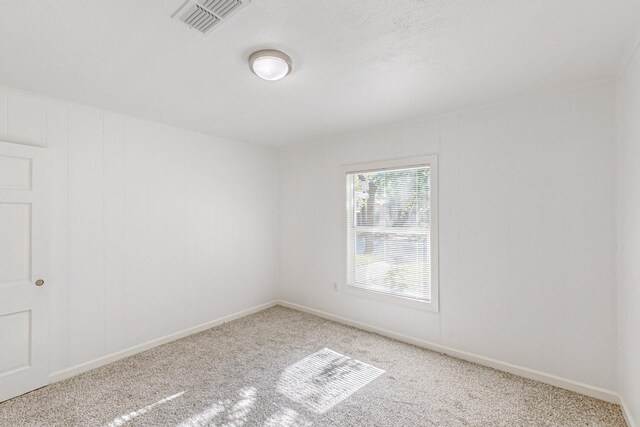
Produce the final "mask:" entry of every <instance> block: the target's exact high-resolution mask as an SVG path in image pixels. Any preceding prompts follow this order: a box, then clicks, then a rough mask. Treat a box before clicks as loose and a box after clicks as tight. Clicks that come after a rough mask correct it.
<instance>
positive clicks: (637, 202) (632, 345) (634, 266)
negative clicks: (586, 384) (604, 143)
mask: <svg viewBox="0 0 640 427" xmlns="http://www.w3.org/2000/svg"><path fill="white" fill-rule="evenodd" d="M617 89H618V90H617V93H618V109H617V111H618V153H617V154H618V163H617V166H618V168H617V172H618V173H617V176H618V182H617V207H618V209H617V213H618V218H617V219H618V222H617V225H618V256H617V259H618V277H617V278H618V365H617V366H618V390H619V392H620V394H621V395H622V397H623V399H624V400H625V402H626V404H627V408H628V411H629V412H630V414H629V416H632V417H633V419H634V420H635V422H636V425H640V424H637V423H640V50H637V51H636V53H635V55H634V56H633V58H632V59H631V61H630V62H629V64H628V65H627V67H626V69H625V71H624V73H623V75H622V77H621V79H620V81H619V82H618V87H617Z"/></svg>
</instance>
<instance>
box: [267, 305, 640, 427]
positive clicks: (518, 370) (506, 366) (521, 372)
mask: <svg viewBox="0 0 640 427" xmlns="http://www.w3.org/2000/svg"><path fill="white" fill-rule="evenodd" d="M277 303H278V305H282V306H284V307H288V308H292V309H294V310H299V311H303V312H305V313H309V314H313V315H315V316H318V317H322V318H324V319H328V320H333V321H335V322H338V323H342V324H345V325H348V326H353V327H356V328H359V329H363V330H365V331H369V332H374V333H376V334H379V335H383V336H385V337H389V338H393V339H396V340H398V341H402V342H406V343H408V344H413V345H416V346H418V347H423V348H426V349H428V350H433V351H437V352H438V353H443V354H447V355H449V356H453V357H457V358H458V359H463V360H466V361H469V362H473V363H477V364H478V365H482V366H488V367H490V368H494V369H498V370H500V371H504V372H509V373H511V374H515V375H518V376H520V377H524V378H528V379H531V380H535V381H540V382H542V383H545V384H550V385H552V386H555V387H560V388H564V389H567V390H571V391H575V392H576V393H580V394H584V395H586V396H590V397H594V398H596V399H600V400H604V401H607V402H611V403H616V404H620V403H621V401H620V400H621V399H620V396H619V395H618V393H616V392H614V391H611V390H606V389H603V388H600V387H594V386H591V385H589V384H584V383H580V382H577V381H572V380H569V379H566V378H562V377H558V376H556V375H552V374H547V373H545V372H541V371H536V370H534V369H529V368H524V367H522V366H517V365H512V364H511V363H506V362H502V361H500V360H496V359H491V358H489V357H484V356H479V355H477V354H473V353H468V352H466V351H461V350H456V349H454V348H451V347H446V346H443V345H440V344H434V343H431V342H428V341H424V340H421V339H417V338H413V337H410V336H407V335H403V334H398V333H396V332H393V331H389V330H387V329H383V328H378V327H376V326H371V325H368V324H365V323H361V322H357V321H355V320H351V319H347V318H345V317H341V316H336V315H334V314H331V313H327V312H324V311H321V310H316V309H314V308H310V307H306V306H303V305H300V304H294V303H291V302H288V301H283V300H278V301H277ZM623 411H624V409H623ZM628 415H629V414H626V416H628ZM629 426H630V427H636V426H635V425H634V424H633V423H629Z"/></svg>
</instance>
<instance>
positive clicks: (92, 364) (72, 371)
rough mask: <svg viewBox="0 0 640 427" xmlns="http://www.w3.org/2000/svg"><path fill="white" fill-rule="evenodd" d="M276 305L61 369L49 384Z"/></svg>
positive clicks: (188, 329) (224, 318)
mask: <svg viewBox="0 0 640 427" xmlns="http://www.w3.org/2000/svg"><path fill="white" fill-rule="evenodd" d="M276 304H277V302H276V301H271V302H268V303H265V304H260V305H258V306H255V307H252V308H248V309H246V310H242V311H239V312H237V313H233V314H230V315H228V316H224V317H220V318H218V319H215V320H212V321H210V322H207V323H203V324H201V325H198V326H194V327H191V328H187V329H184V330H182V331H179V332H175V333H173V334H169V335H165V336H164V337H160V338H156V339H154V340H151V341H147V342H144V343H142V344H138V345H136V346H133V347H129V348H127V349H124V350H121V351H118V352H116V353H112V354H108V355H106V356H102V357H99V358H97V359H94V360H90V361H88V362H85V363H81V364H79V365H75V366H72V367H70V368H67V369H63V370H61V371H57V372H53V373H51V374H49V384H52V383H55V382H58V381H62V380H64V379H67V378H70V377H73V376H76V375H78V374H81V373H83V372H86V371H90V370H92V369H95V368H99V367H100V366H104V365H107V364H109V363H112V362H115V361H117V360H120V359H124V358H125V357H129V356H132V355H134V354H136V353H140V352H141V351H145V350H149V349H150V348H153V347H156V346H159V345H161V344H166V343H168V342H171V341H175V340H177V339H180V338H184V337H186V336H189V335H192V334H195V333H197V332H201V331H204V330H206V329H210V328H213V327H214V326H218V325H221V324H223V323H226V322H230V321H232V320H235V319H239V318H241V317H245V316H248V315H250V314H253V313H257V312H258V311H262V310H265V309H267V308H270V307H273V306H274V305H276Z"/></svg>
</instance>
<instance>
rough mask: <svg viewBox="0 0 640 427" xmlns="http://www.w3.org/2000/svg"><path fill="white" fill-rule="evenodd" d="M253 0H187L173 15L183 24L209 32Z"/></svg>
mask: <svg viewBox="0 0 640 427" xmlns="http://www.w3.org/2000/svg"><path fill="white" fill-rule="evenodd" d="M249 3H251V0H187V2H186V3H185V4H184V5H183V6H182V7H181V8H180V9H178V11H177V12H176V13H174V14H173V17H174V18H176V19H177V20H178V21H180V22H182V23H183V24H185V25H187V26H189V27H190V28H193V29H194V30H197V31H200V32H201V33H202V34H209V33H210V32H211V31H213V30H215V29H216V28H218V27H219V26H220V25H221V24H222V23H223V22H225V21H226V20H227V19H229V18H230V17H231V16H233V15H234V14H235V13H236V12H238V11H239V10H240V9H242V8H243V7H245V6H246V5H247V4H249Z"/></svg>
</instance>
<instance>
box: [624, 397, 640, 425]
mask: <svg viewBox="0 0 640 427" xmlns="http://www.w3.org/2000/svg"><path fill="white" fill-rule="evenodd" d="M620 407H621V408H622V415H624V420H625V421H626V422H627V425H628V426H629V427H640V426H639V425H638V424H636V423H635V421H634V419H633V417H632V416H631V410H630V409H629V406H627V402H626V401H625V400H624V397H622V396H620Z"/></svg>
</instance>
